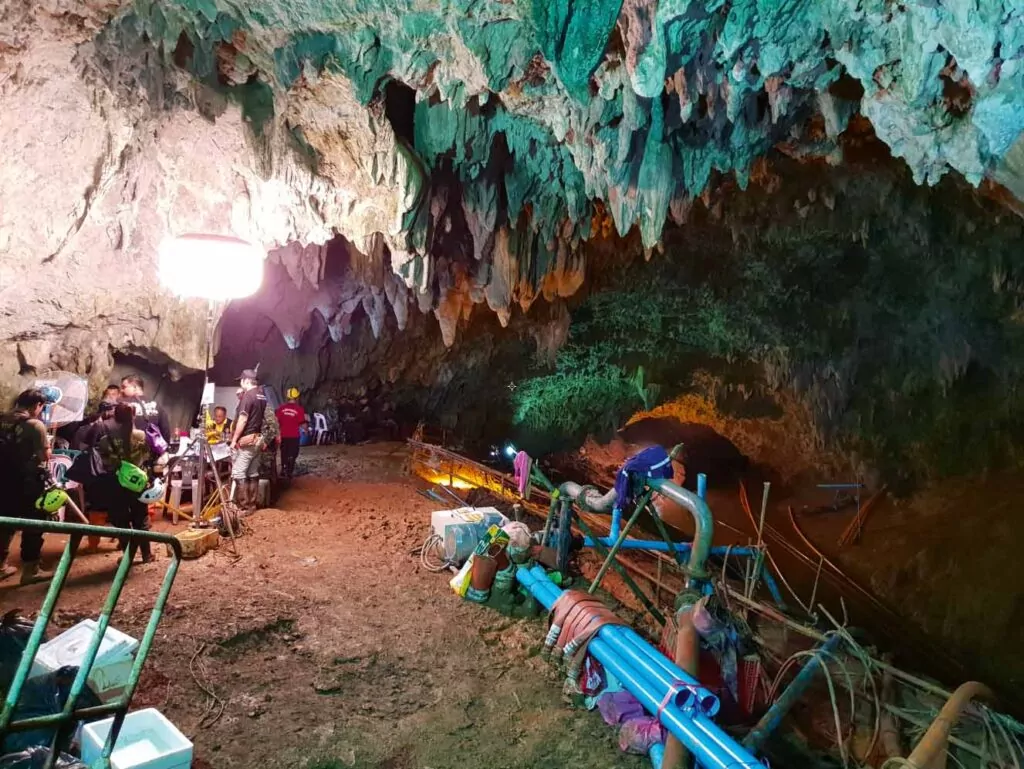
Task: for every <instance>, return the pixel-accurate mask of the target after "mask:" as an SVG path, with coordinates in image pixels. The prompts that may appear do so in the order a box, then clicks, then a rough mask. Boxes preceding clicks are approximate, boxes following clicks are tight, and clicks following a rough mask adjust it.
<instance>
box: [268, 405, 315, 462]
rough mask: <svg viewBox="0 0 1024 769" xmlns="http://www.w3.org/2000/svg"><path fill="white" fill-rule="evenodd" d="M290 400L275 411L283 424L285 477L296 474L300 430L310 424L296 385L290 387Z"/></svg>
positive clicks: (282, 452) (282, 460) (282, 454)
mask: <svg viewBox="0 0 1024 769" xmlns="http://www.w3.org/2000/svg"><path fill="white" fill-rule="evenodd" d="M287 395H288V402H287V403H282V404H281V405H280V406H278V407H277V411H276V412H275V413H276V415H277V421H278V422H279V423H280V425H281V472H282V473H283V474H284V477H285V478H289V479H290V478H291V477H292V476H293V475H294V474H295V461H296V460H297V459H298V458H299V431H300V430H301V429H302V426H303V425H308V424H309V419H308V417H306V410H305V409H304V408H302V404H300V403H299V402H298V400H299V390H298V388H296V387H291V388H289V389H288V392H287Z"/></svg>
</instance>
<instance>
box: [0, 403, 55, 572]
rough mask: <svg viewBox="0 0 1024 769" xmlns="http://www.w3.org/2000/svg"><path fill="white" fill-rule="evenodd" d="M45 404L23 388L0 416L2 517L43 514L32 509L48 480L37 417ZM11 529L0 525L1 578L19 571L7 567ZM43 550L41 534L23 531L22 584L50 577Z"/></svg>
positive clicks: (42, 434) (43, 434) (43, 435)
mask: <svg viewBox="0 0 1024 769" xmlns="http://www.w3.org/2000/svg"><path fill="white" fill-rule="evenodd" d="M45 405H46V396H45V395H43V393H42V392H41V391H39V390H26V391H25V392H23V393H22V394H21V395H19V396H18V398H17V399H16V400H15V401H14V409H13V411H11V413H9V414H4V415H3V416H0V489H2V493H0V517H4V518H23V519H27V520H44V519H45V518H46V513H44V512H42V511H40V510H38V509H37V508H36V499H38V498H39V496H40V495H41V494H42V493H43V491H44V490H45V489H46V486H47V483H48V480H49V471H48V469H47V459H48V458H49V454H50V449H49V446H48V442H47V435H46V425H44V424H43V423H42V421H40V416H41V414H42V412H43V407H44V406H45ZM14 531H15V529H13V528H0V581H2V580H3V579H6V578H7V577H11V576H14V574H16V573H17V571H16V570H15V569H13V568H11V567H9V566H7V554H8V550H9V548H10V545H11V539H13V537H14ZM42 550H43V534H42V532H39V531H24V530H23V531H22V532H21V584H23V585H28V584H32V583H33V582H45V581H46V580H48V579H50V578H51V577H52V576H53V575H52V574H50V573H49V572H45V571H43V570H42V569H40V568H39V557H40V555H41V553H42Z"/></svg>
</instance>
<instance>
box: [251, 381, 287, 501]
mask: <svg viewBox="0 0 1024 769" xmlns="http://www.w3.org/2000/svg"><path fill="white" fill-rule="evenodd" d="M266 395H267V393H266V391H265V390H264V392H263V396H264V397H266ZM260 435H261V438H262V440H261V443H262V446H263V450H262V451H261V452H260V478H266V479H267V482H268V484H269V487H270V493H269V495H268V496H269V497H270V502H271V503H273V502H274V501H275V500H276V499H277V491H278V485H279V484H278V477H277V450H278V448H279V446H280V443H281V425H280V423H278V421H277V415H276V414H275V413H274V408H273V406H271V405H270V398H267V407H266V408H265V409H264V410H263V428H262V429H261V430H260ZM258 484H259V479H257V487H256V491H257V494H256V498H255V499H254V500H253V504H254V505H255V506H257V507H258V506H259V501H260V498H259V497H260V495H259V485H258Z"/></svg>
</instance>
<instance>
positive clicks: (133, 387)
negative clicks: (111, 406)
mask: <svg viewBox="0 0 1024 769" xmlns="http://www.w3.org/2000/svg"><path fill="white" fill-rule="evenodd" d="M120 402H121V403H127V404H128V405H129V406H131V407H132V410H133V411H134V412H135V426H136V427H137V428H139V429H140V430H145V429H146V425H147V424H151V425H154V426H155V427H156V428H157V429H158V430H159V431H160V434H161V435H162V436H163V438H164V441H166V442H167V443H170V442H171V428H170V425H169V424H168V422H167V415H166V414H165V413H164V412H163V409H161V408H160V407H159V406H158V405H157V403H156V401H147V400H146V383H145V382H143V381H142V377H140V376H134V375H131V376H126V377H124V378H123V379H121V400H120Z"/></svg>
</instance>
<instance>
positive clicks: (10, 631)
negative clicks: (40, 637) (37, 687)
mask: <svg viewBox="0 0 1024 769" xmlns="http://www.w3.org/2000/svg"><path fill="white" fill-rule="evenodd" d="M32 625H33V623H32V622H31V621H30V620H28V619H26V618H25V617H24V616H22V615H21V613H20V609H12V610H11V611H9V612H7V613H6V614H4V615H3V616H2V617H0V694H6V693H7V688H8V687H9V686H10V685H11V681H12V680H14V674H15V673H16V672H17V670H18V664H19V663H20V662H21V655H22V652H24V651H25V645H26V644H27V643H28V637H29V636H30V635H32Z"/></svg>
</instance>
